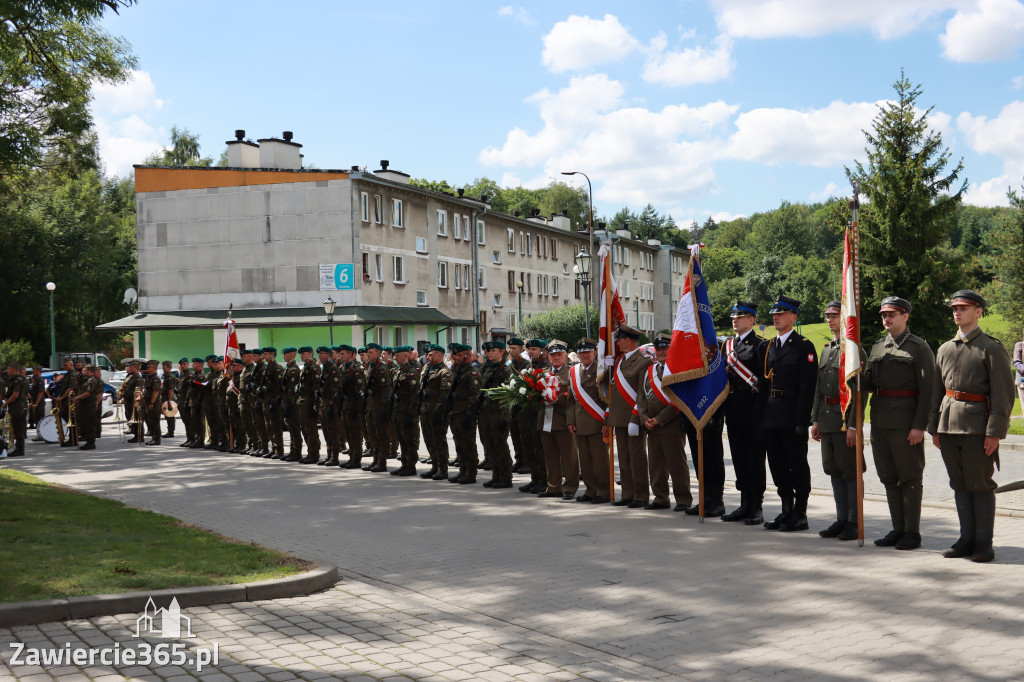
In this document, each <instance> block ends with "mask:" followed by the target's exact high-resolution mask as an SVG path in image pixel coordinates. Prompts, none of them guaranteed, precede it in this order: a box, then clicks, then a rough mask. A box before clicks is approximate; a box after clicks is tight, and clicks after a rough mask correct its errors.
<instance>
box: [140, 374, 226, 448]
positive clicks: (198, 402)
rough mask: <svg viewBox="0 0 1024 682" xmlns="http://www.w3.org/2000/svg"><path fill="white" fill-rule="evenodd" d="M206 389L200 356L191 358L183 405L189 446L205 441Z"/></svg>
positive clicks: (198, 444) (196, 446) (195, 445)
mask: <svg viewBox="0 0 1024 682" xmlns="http://www.w3.org/2000/svg"><path fill="white" fill-rule="evenodd" d="M207 390H209V383H208V381H207V379H206V373H205V372H204V371H203V360H202V358H192V382H191V385H190V386H189V387H188V404H187V405H185V407H184V409H185V410H187V411H188V413H189V422H190V423H191V424H192V439H191V440H190V441H189V442H188V447H190V448H201V447H203V443H204V442H205V441H206V432H207V426H206V421H205V417H204V415H203V393H204V392H205V391H207ZM125 395H127V394H125Z"/></svg>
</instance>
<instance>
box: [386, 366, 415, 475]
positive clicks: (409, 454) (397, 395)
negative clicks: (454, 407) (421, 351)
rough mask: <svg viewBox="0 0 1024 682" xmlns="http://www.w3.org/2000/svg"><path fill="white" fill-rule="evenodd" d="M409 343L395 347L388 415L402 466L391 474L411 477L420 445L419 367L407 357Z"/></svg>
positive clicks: (413, 473)
mask: <svg viewBox="0 0 1024 682" xmlns="http://www.w3.org/2000/svg"><path fill="white" fill-rule="evenodd" d="M411 355H412V346H398V347H397V348H395V362H396V363H397V364H398V373H397V374H395V377H394V384H393V386H392V393H391V395H392V400H391V404H392V410H391V418H392V421H393V422H394V424H395V435H396V437H397V438H398V444H399V448H400V449H401V457H402V466H401V467H399V468H398V469H395V470H394V471H392V472H391V475H392V476H415V475H416V459H417V450H419V447H420V410H419V394H420V373H421V372H422V368H421V367H420V366H419V365H418V364H416V363H415V362H414V361H413V360H412V359H411V358H410V356H411Z"/></svg>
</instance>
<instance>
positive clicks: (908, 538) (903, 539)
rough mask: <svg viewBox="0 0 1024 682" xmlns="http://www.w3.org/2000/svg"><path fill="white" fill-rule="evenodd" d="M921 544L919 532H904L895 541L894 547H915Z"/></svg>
mask: <svg viewBox="0 0 1024 682" xmlns="http://www.w3.org/2000/svg"><path fill="white" fill-rule="evenodd" d="M920 546H921V534H920V533H904V534H903V535H901V536H900V539H899V540H897V541H896V544H895V545H894V547H896V549H917V548H918V547H920Z"/></svg>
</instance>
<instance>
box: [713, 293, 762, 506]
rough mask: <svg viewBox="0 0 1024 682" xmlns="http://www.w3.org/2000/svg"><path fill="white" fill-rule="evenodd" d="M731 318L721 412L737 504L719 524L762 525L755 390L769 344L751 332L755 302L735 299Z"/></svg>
mask: <svg viewBox="0 0 1024 682" xmlns="http://www.w3.org/2000/svg"><path fill="white" fill-rule="evenodd" d="M730 317H731V319H732V330H733V332H734V333H735V336H733V337H732V338H731V339H727V340H726V341H725V343H724V344H722V353H723V354H724V355H725V360H726V368H727V372H728V376H729V397H728V399H726V401H725V406H724V409H723V411H724V413H725V422H726V424H727V428H728V434H729V453H730V456H731V458H732V468H733V471H734V472H735V473H736V489H737V490H739V491H740V506H739V507H737V508H736V509H734V510H732V511H731V512H729V513H728V514H723V515H722V520H723V521H742V522H743V523H745V524H746V525H748V526H760V525H761V524H762V523H764V516H763V513H762V505H763V503H764V491H765V489H766V487H767V485H766V484H767V480H766V477H765V449H764V441H763V440H762V439H761V436H760V433H759V431H760V429H758V428H757V427H756V425H757V424H758V420H759V415H758V410H759V399H758V391H759V390H760V381H761V378H762V375H763V373H764V352H765V348H766V346H767V343H768V342H767V341H765V340H764V338H763V337H761V336H759V335H758V334H757V332H755V331H754V323H755V322H756V317H757V305H756V304H754V303H748V302H746V301H736V302H735V303H734V304H733V307H732V313H731V314H730ZM705 473H707V472H705Z"/></svg>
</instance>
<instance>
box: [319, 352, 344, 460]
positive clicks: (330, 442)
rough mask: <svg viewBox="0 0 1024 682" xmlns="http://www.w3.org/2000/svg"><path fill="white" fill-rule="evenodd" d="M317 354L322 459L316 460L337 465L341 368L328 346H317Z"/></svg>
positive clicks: (340, 417) (339, 447)
mask: <svg viewBox="0 0 1024 682" xmlns="http://www.w3.org/2000/svg"><path fill="white" fill-rule="evenodd" d="M316 352H317V356H318V357H319V359H320V383H319V385H318V386H317V390H316V395H317V396H319V405H317V412H318V413H319V415H320V426H321V427H322V428H323V431H324V449H325V450H326V451H327V454H326V456H325V457H324V459H322V460H319V461H318V462H317V464H318V465H321V466H338V465H339V460H338V454H339V451H340V450H341V445H340V444H339V443H338V437H339V436H340V427H339V426H338V424H339V423H340V422H341V419H342V416H341V400H340V396H341V369H340V368H339V367H338V365H337V364H335V362H334V359H333V357H332V356H331V347H330V346H318V347H317V349H316Z"/></svg>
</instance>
